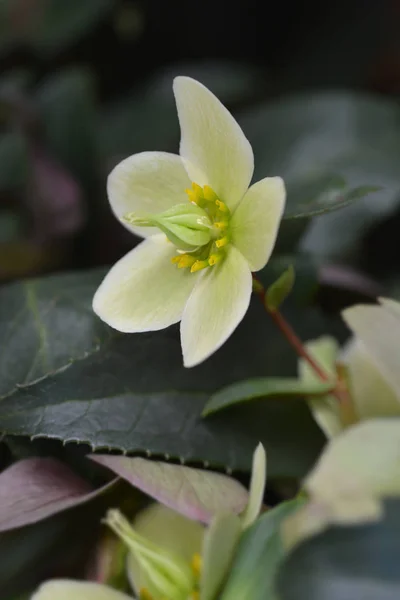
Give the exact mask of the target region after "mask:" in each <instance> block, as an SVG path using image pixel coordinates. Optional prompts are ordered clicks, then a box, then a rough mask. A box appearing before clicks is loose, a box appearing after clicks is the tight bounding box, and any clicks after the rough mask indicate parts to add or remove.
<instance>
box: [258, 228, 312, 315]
mask: <svg viewBox="0 0 400 600" xmlns="http://www.w3.org/2000/svg"><path fill="white" fill-rule="evenodd" d="M295 222H296V223H297V222H298V223H300V221H285V225H287V224H290V223H295ZM290 266H292V267H293V269H294V270H295V272H296V277H295V279H294V281H293V288H292V290H291V293H290V299H291V301H293V302H294V303H296V304H298V305H302V306H307V305H308V304H309V303H310V302H311V301H312V300H313V298H314V296H315V293H316V291H317V290H318V278H319V265H318V261H317V260H316V259H315V258H314V257H312V256H308V255H305V254H300V253H296V254H280V253H279V252H278V254H277V255H276V256H275V255H274V256H273V257H272V259H271V260H270V261H268V263H267V265H266V267H265V268H264V269H262V270H261V271H259V272H258V273H257V278H258V279H259V280H260V281H261V282H262V283H263V285H264V287H265V288H268V287H270V286H271V285H273V284H274V282H275V281H276V280H277V279H278V278H279V277H280V276H281V274H282V271H285V270H287V269H289V268H290Z"/></svg>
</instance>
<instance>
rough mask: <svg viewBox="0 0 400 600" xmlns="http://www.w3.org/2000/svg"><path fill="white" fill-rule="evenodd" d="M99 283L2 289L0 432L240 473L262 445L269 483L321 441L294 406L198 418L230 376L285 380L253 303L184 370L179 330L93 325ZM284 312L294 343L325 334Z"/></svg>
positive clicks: (283, 354)
mask: <svg viewBox="0 0 400 600" xmlns="http://www.w3.org/2000/svg"><path fill="white" fill-rule="evenodd" d="M102 276H103V273H102V272H100V271H95V272H91V273H80V274H76V275H73V274H70V275H63V276H55V277H49V278H46V279H44V280H37V281H31V282H26V283H22V284H17V285H12V286H9V287H5V288H3V290H2V291H1V293H0V335H1V339H2V340H3V353H2V356H1V357H0V372H1V377H2V380H1V389H2V394H3V395H4V397H3V399H2V401H1V402H0V430H1V431H3V432H7V433H9V434H14V435H27V436H30V437H50V438H55V439H60V440H62V441H63V442H70V441H76V442H82V443H87V444H90V446H91V447H92V448H93V449H96V450H98V449H101V448H103V449H104V448H106V449H115V450H119V451H122V452H129V453H139V454H147V455H155V456H163V457H166V458H170V457H174V458H180V459H182V460H184V461H198V460H199V461H203V462H208V463H210V464H211V465H213V466H223V467H225V468H232V469H245V470H249V469H250V465H251V462H252V455H253V452H254V448H255V447H256V446H257V444H258V443H259V442H260V441H261V442H262V443H263V445H264V446H265V447H266V448H268V461H269V473H270V476H271V477H274V476H276V475H292V476H302V475H304V474H305V472H306V471H307V470H308V469H309V468H310V467H311V465H312V464H313V462H314V461H315V458H316V456H317V455H318V453H319V451H320V449H321V446H322V444H323V436H322V434H321V432H320V431H319V429H318V427H317V426H316V425H315V424H314V422H313V420H312V418H311V415H310V413H309V410H308V408H307V407H306V406H305V405H304V404H303V403H301V402H298V401H297V400H290V399H288V400H286V401H285V402H282V401H280V400H279V399H278V400H273V399H271V400H270V401H269V402H267V403H259V402H256V403H251V404H249V405H248V406H246V407H239V406H238V407H233V408H232V409H231V410H230V411H229V412H228V413H227V414H226V415H214V416H212V417H210V418H209V419H207V420H203V419H201V413H202V410H203V408H204V406H205V404H206V402H207V401H208V400H209V397H210V395H211V394H213V393H215V391H216V390H218V389H221V388H222V387H224V386H226V385H228V384H230V383H232V379H233V378H237V379H238V380H241V379H246V378H249V377H250V378H252V377H260V376H262V375H268V374H269V373H274V374H276V373H277V374H281V375H282V376H285V375H288V374H290V373H294V372H295V369H296V362H297V361H296V357H295V355H294V353H293V352H292V350H291V349H290V348H289V347H288V345H287V343H286V340H285V339H284V338H283V337H282V336H281V335H280V333H279V331H278V330H277V328H275V325H274V324H273V322H272V321H271V320H270V319H269V318H268V317H267V316H266V315H265V311H264V310H263V307H262V306H261V304H260V303H259V302H257V299H254V300H253V302H252V305H251V307H250V309H249V311H248V313H247V315H246V317H245V319H244V321H243V323H242V324H241V325H240V326H239V327H238V329H237V331H236V332H235V333H234V334H233V336H232V337H231V338H230V340H229V341H228V342H227V343H226V344H225V345H224V346H223V348H222V349H221V350H220V351H218V352H217V353H216V354H215V355H213V357H212V359H211V360H208V361H206V362H205V363H204V364H202V365H200V366H199V367H196V368H194V369H185V368H184V367H183V365H182V355H181V347H180V340H179V331H178V328H177V327H171V328H168V329H166V330H164V331H159V332H149V333H143V334H137V335H122V334H119V333H117V332H115V331H112V330H111V329H109V328H108V327H106V326H105V325H103V324H102V323H101V322H100V320H99V319H98V318H97V317H96V316H95V315H94V314H93V312H92V310H91V302H92V298H93V294H94V292H95V290H96V288H97V286H98V284H99V283H100V281H101V279H102ZM286 312H287V317H288V319H289V320H290V321H291V322H292V323H294V325H295V326H296V328H297V329H298V332H299V335H301V336H302V337H303V338H307V337H314V336H317V335H319V334H320V333H321V332H322V331H326V329H330V328H332V323H331V322H330V321H328V320H327V319H325V318H322V316H321V315H320V314H319V313H318V312H317V311H314V310H310V309H302V310H301V311H300V312H299V311H297V310H296V309H295V308H294V307H293V306H291V305H290V303H289V302H288V305H287V310H286ZM73 358H75V359H78V360H75V361H72V362H71V359H73ZM45 375H46V377H44V376H45ZM38 378H42V379H39V380H37V379H38ZM34 380H36V381H34Z"/></svg>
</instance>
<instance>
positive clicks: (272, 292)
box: [265, 265, 296, 311]
mask: <svg viewBox="0 0 400 600" xmlns="http://www.w3.org/2000/svg"><path fill="white" fill-rule="evenodd" d="M295 277H296V275H295V272H294V269H293V265H290V266H289V267H288V268H287V269H286V271H284V272H283V273H282V275H281V276H280V277H278V279H277V280H276V281H274V283H273V284H272V285H270V286H269V287H268V289H267V293H266V294H265V305H266V307H267V308H268V309H269V310H272V311H274V310H277V309H278V308H279V307H280V305H281V304H282V303H283V302H284V301H285V300H286V298H287V297H288V296H289V294H290V292H291V291H292V289H293V286H294V282H295Z"/></svg>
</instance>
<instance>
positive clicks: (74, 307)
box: [0, 271, 110, 396]
mask: <svg viewBox="0 0 400 600" xmlns="http://www.w3.org/2000/svg"><path fill="white" fill-rule="evenodd" d="M99 276H100V275H99V273H98V272H96V271H93V272H91V273H87V274H86V275H85V276H84V277H82V276H81V277H78V278H77V276H76V275H64V276H62V277H52V278H48V279H42V280H29V281H25V282H23V283H17V284H13V285H9V286H7V287H3V288H2V290H1V293H0V339H1V341H2V344H1V349H0V396H1V395H4V394H7V393H9V392H11V391H12V390H13V389H15V388H16V386H23V385H26V384H28V383H31V382H33V381H34V380H36V379H39V378H40V377H43V376H44V375H46V374H48V373H51V372H53V371H56V370H57V369H60V368H61V367H63V366H65V365H67V364H68V363H69V362H70V361H71V360H72V359H75V358H78V357H83V356H85V355H86V354H87V353H90V352H94V351H95V350H96V349H97V348H98V347H99V344H100V343H101V341H102V340H105V339H108V338H109V335H110V332H109V330H108V329H106V328H105V327H103V325H102V324H101V323H100V322H99V321H98V320H97V319H95V318H93V315H92V311H91V294H92V291H93V289H94V286H95V285H96V283H97V282H98V280H99Z"/></svg>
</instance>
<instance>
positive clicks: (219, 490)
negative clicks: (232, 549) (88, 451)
mask: <svg viewBox="0 0 400 600" xmlns="http://www.w3.org/2000/svg"><path fill="white" fill-rule="evenodd" d="M90 458H91V459H92V460H94V461H95V462H97V463H99V464H100V465H103V466H105V467H108V468H109V469H111V470H112V471H114V473H116V475H119V476H120V477H122V478H123V479H126V481H129V483H131V484H132V485H134V486H135V487H137V488H139V489H140V490H141V491H142V492H145V493H146V494H148V495H149V496H151V497H152V498H154V499H155V500H157V501H158V502H161V503H162V504H165V505H166V506H169V507H170V508H173V509H174V510H176V511H177V512H179V513H181V514H182V515H185V516H186V517H189V519H194V520H196V521H201V522H203V523H209V522H210V521H211V519H212V517H213V516H214V515H215V514H216V513H218V512H221V511H223V512H233V513H236V514H237V513H239V512H241V511H242V510H243V509H244V508H245V507H246V504H247V501H248V493H247V491H246V489H245V488H244V487H243V486H242V485H241V484H240V483H239V482H238V481H236V480H235V479H233V478H231V477H228V476H226V475H221V474H220V473H214V472H213V471H206V470H203V469H192V468H191V467H185V466H183V465H174V464H170V463H165V462H157V461H152V460H147V459H145V458H139V457H137V458H129V457H126V456H109V455H106V454H104V455H94V454H93V455H91V456H90Z"/></svg>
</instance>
